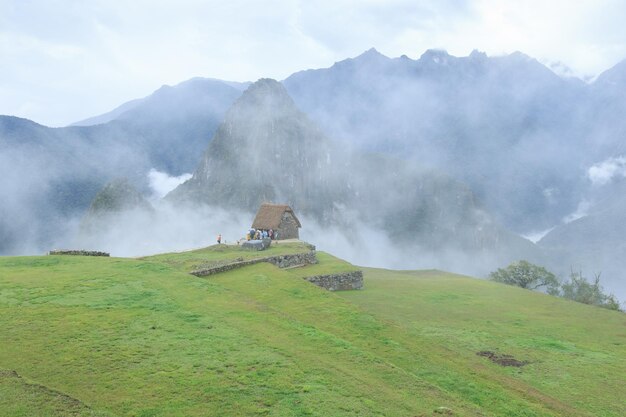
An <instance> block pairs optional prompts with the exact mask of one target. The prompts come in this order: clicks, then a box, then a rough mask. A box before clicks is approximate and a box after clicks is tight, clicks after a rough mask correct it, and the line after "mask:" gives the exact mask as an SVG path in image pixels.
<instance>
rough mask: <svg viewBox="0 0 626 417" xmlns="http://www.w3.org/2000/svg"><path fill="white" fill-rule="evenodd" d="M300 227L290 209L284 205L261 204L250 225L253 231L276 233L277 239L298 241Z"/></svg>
mask: <svg viewBox="0 0 626 417" xmlns="http://www.w3.org/2000/svg"><path fill="white" fill-rule="evenodd" d="M300 227H302V225H301V224H300V221H299V220H298V218H297V217H296V215H295V214H294V212H293V210H292V209H291V207H289V206H288V205H286V204H269V203H263V204H261V207H259V211H258V212H257V214H256V217H255V218H254V222H253V223H252V228H253V229H260V230H269V229H272V230H274V232H278V239H279V240H282V239H299V231H298V229H299V228H300Z"/></svg>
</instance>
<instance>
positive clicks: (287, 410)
mask: <svg viewBox="0 0 626 417" xmlns="http://www.w3.org/2000/svg"><path fill="white" fill-rule="evenodd" d="M304 250H306V247H304V246H298V245H283V246H282V247H281V245H278V246H276V247H272V249H271V251H273V252H272V253H271V254H280V253H295V252H298V251H304ZM269 254H270V253H268V252H266V253H263V256H265V255H269ZM318 255H319V259H320V264H318V265H313V266H309V267H305V268H298V269H292V270H279V269H277V268H276V267H274V266H272V265H269V264H257V265H252V266H249V267H245V268H242V269H239V270H234V271H230V272H227V273H224V274H219V275H216V276H213V277H210V278H208V279H202V278H196V277H193V276H191V275H189V274H188V273H187V272H188V271H189V270H191V269H194V267H195V266H198V265H202V264H207V263H209V264H210V263H215V262H226V261H227V260H234V259H236V258H237V257H241V256H244V257H250V256H259V254H258V253H254V252H240V251H237V250H236V248H227V247H225V246H222V247H211V248H207V249H204V250H199V251H194V252H187V253H180V254H164V255H159V256H155V257H149V258H143V259H120V258H86V257H62V256H48V257H10V258H0V334H1V335H2V344H1V345H0V416H14V415H25V416H26V415H38V416H57V415H72V416H103V415H106V416H109V415H111V416H144V417H147V416H160V415H177V416H178V415H180V416H183V415H184V416H204V415H212V416H213V415H214V416H231V415H232V416H238V415H268V416H307V415H318V416H357V415H358V416H378V415H380V416H383V415H384V416H431V415H435V416H436V415H442V414H443V415H445V414H449V415H457V416H481V415H498V416H499V415H507V416H557V415H558V416H622V415H626V408H625V406H624V403H623V401H622V400H621V399H622V398H623V397H624V394H626V393H625V392H624V391H625V388H624V387H625V386H626V385H625V383H626V381H625V380H624V375H626V316H625V315H624V314H621V313H617V312H611V311H606V310H603V309H599V308H594V307H589V306H585V305H581V304H576V303H572V302H568V301H564V300H560V299H555V298H552V297H548V296H544V295H541V294H536V293H531V292H528V291H524V290H520V289H516V288H512V287H507V286H504V285H499V284H494V283H490V282H485V281H480V280H475V279H470V278H466V277H461V276H457V275H451V274H445V273H440V272H436V271H431V272H419V273H417V272H392V271H383V270H375V269H367V270H366V271H365V285H366V287H365V290H362V291H352V292H341V293H330V292H327V291H325V290H322V289H319V288H317V287H315V286H313V285H311V284H309V283H307V282H305V281H303V280H301V279H298V278H299V277H301V276H304V275H306V274H309V273H310V274H311V275H314V274H322V273H330V272H336V271H344V270H350V269H352V268H353V267H352V266H351V265H349V264H347V263H345V262H343V261H340V260H338V259H336V258H334V257H332V256H330V255H327V254H323V253H320V254H318ZM307 271H308V272H307ZM479 350H491V351H496V352H502V353H507V354H511V355H514V356H515V357H516V358H518V359H521V360H528V361H530V364H528V365H526V366H525V367H522V368H503V367H500V366H498V365H496V364H493V363H491V362H490V361H489V360H488V359H486V358H484V357H480V356H477V355H476V352H477V351H479ZM16 373H17V374H16ZM18 375H19V376H18ZM439 407H446V408H445V409H444V408H439Z"/></svg>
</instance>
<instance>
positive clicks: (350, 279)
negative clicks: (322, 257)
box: [304, 271, 363, 291]
mask: <svg viewBox="0 0 626 417" xmlns="http://www.w3.org/2000/svg"><path fill="white" fill-rule="evenodd" d="M304 279H305V280H307V281H309V282H310V283H312V284H315V285H317V286H318V287H322V288H325V289H327V290H329V291H346V290H360V289H362V288H363V271H351V272H343V273H338V274H329V275H315V276H312V277H305V278H304Z"/></svg>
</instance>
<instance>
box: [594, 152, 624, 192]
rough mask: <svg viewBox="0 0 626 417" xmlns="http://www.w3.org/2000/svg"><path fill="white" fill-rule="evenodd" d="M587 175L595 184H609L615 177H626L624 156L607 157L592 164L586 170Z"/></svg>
mask: <svg viewBox="0 0 626 417" xmlns="http://www.w3.org/2000/svg"><path fill="white" fill-rule="evenodd" d="M587 177H588V178H589V179H590V180H591V183H592V184H593V185H597V186H601V185H606V184H609V183H610V182H612V181H613V180H614V179H616V178H626V157H624V156H618V157H614V158H608V159H605V160H604V161H602V162H599V163H597V164H594V165H592V166H591V168H589V170H588V171H587Z"/></svg>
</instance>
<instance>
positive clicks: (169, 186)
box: [148, 168, 191, 199]
mask: <svg viewBox="0 0 626 417" xmlns="http://www.w3.org/2000/svg"><path fill="white" fill-rule="evenodd" d="M190 178H191V174H183V175H180V176H178V177H172V176H170V175H169V174H167V173H166V172H161V171H157V170H156V169H154V168H153V169H151V170H150V172H148V182H149V184H150V189H151V190H152V193H153V199H161V198H163V197H165V195H166V194H167V193H169V192H170V191H172V190H173V189H174V188H176V187H178V186H179V185H180V184H182V183H183V182H185V181H187V180H188V179H190Z"/></svg>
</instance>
